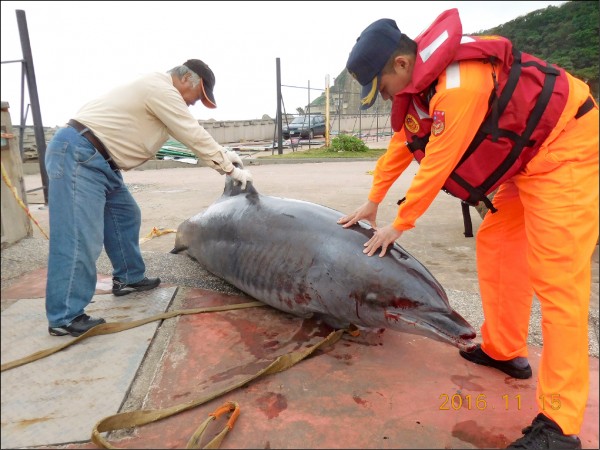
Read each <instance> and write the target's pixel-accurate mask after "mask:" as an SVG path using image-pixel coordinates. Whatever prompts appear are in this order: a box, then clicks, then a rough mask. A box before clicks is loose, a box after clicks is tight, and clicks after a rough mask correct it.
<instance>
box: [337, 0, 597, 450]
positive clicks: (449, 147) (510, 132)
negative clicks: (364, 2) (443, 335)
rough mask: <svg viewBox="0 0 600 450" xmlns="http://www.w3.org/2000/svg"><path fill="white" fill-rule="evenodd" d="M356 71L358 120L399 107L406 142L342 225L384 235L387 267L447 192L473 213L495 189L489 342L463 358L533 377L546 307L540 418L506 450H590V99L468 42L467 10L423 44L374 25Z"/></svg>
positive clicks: (539, 64) (529, 65) (488, 225)
mask: <svg viewBox="0 0 600 450" xmlns="http://www.w3.org/2000/svg"><path fill="white" fill-rule="evenodd" d="M347 69H348V71H349V72H350V74H351V75H352V76H353V77H354V78H355V79H356V80H357V81H358V82H359V83H360V84H361V85H362V86H363V91H362V106H361V109H367V108H369V107H370V106H371V105H372V104H373V102H374V101H375V99H376V97H377V95H378V94H379V95H381V96H382V98H383V99H385V100H390V99H391V100H393V104H392V126H393V129H394V131H395V133H394V135H393V137H392V140H391V142H390V144H389V147H388V149H387V151H386V153H385V154H384V155H383V156H382V157H381V158H380V159H379V160H378V162H377V165H376V169H375V171H374V179H373V184H372V188H371V190H370V192H369V194H368V199H367V201H366V202H365V203H364V204H362V205H361V206H359V207H358V208H357V209H356V210H355V211H354V212H352V213H350V214H348V215H346V216H344V217H342V218H340V220H339V221H338V223H340V224H341V225H343V226H344V227H350V226H352V225H353V224H355V223H356V222H358V221H359V220H362V219H365V220H367V221H368V222H370V224H371V226H372V227H373V228H375V232H374V234H373V236H372V238H371V239H369V240H368V241H367V242H366V243H365V244H364V249H363V253H365V254H366V255H368V256H373V255H375V254H376V253H377V252H378V251H379V256H380V257H383V256H384V255H385V254H386V252H387V250H388V247H389V246H390V245H393V243H394V241H396V240H397V239H399V238H400V237H401V236H402V233H403V232H404V231H406V230H409V229H411V228H413V227H414V226H415V223H416V221H417V219H418V218H419V217H421V215H422V214H423V213H424V212H425V211H426V210H427V208H428V207H429V206H430V205H431V203H432V202H433V200H434V199H435V197H436V196H437V194H438V193H439V191H440V189H443V190H445V191H447V192H449V193H451V194H453V195H455V196H457V197H459V198H461V199H463V200H464V201H467V202H469V203H471V204H477V202H478V201H485V202H489V199H488V198H486V197H485V195H486V194H489V193H491V192H493V191H494V190H496V189H497V192H496V194H495V196H494V198H493V204H491V202H490V206H491V207H492V209H491V210H490V211H489V212H488V213H487V215H486V216H485V218H484V220H483V222H482V224H481V226H480V228H479V230H478V233H477V238H476V256H477V270H478V277H479V285H480V291H481V298H482V304H483V312H484V323H483V325H482V327H481V340H482V341H481V344H478V346H477V348H476V349H475V350H474V351H472V352H469V353H467V352H464V351H460V355H461V356H462V357H463V358H465V359H466V360H468V361H470V362H473V363H476V364H481V365H486V366H490V367H493V368H495V369H498V370H500V371H502V372H504V373H506V374H507V375H509V376H511V377H514V378H519V379H526V378H530V377H531V376H532V370H531V366H530V365H529V362H528V359H527V356H528V354H527V333H528V324H529V316H530V310H531V304H532V300H533V295H535V296H536V297H537V298H538V300H539V301H540V303H541V307H542V332H543V341H544V345H543V352H542V355H541V360H540V366H539V373H538V374H537V395H536V397H537V403H538V405H537V406H538V414H537V416H536V417H535V418H534V419H533V422H532V423H531V425H530V426H527V427H526V428H524V429H523V436H522V437H520V438H518V439H516V440H515V441H514V442H513V443H512V444H511V445H510V447H509V448H581V441H580V439H579V438H578V436H577V434H578V433H579V432H580V429H581V425H582V422H583V415H584V410H585V406H586V401H587V397H588V392H589V367H588V311H589V300H590V283H591V258H592V254H593V251H594V248H595V246H596V245H597V239H598V165H599V163H598V119H599V118H598V105H597V103H596V101H595V100H594V99H593V98H592V97H591V96H590V91H589V87H588V86H587V85H586V84H585V83H584V82H582V81H581V80H579V79H577V78H575V77H573V76H572V75H570V74H569V73H567V72H566V71H564V70H563V69H561V68H559V67H557V66H555V65H552V64H548V63H546V62H545V61H542V60H539V59H538V58H536V57H534V56H532V55H528V54H526V53H522V52H519V51H518V50H516V49H514V48H513V47H512V43H511V42H510V41H508V40H507V39H505V38H502V37H499V36H482V37H475V36H465V35H462V27H461V24H460V19H459V17H458V11H457V10H456V9H452V10H448V11H446V12H444V13H442V15H440V16H439V17H438V18H437V19H436V21H435V22H434V23H433V24H432V25H431V26H430V27H429V28H428V29H427V30H425V31H424V32H423V33H421V34H420V35H419V36H418V37H417V38H415V39H414V40H413V39H410V38H409V37H408V36H406V35H405V34H403V33H402V32H401V31H400V30H399V29H398V27H397V25H396V23H395V22H394V21H393V20H391V19H380V20H378V21H375V22H373V23H372V24H371V25H369V26H368V27H367V28H366V29H365V30H364V31H363V32H362V33H361V35H360V36H359V38H358V39H357V41H356V43H355V45H354V46H353V48H352V50H351V52H350V55H349V57H348V61H347ZM498 155H502V157H501V159H500V156H498ZM413 158H415V159H417V160H418V161H419V169H418V171H417V173H416V174H415V176H414V178H413V180H412V182H411V184H410V187H409V188H408V190H407V191H406V196H405V198H404V199H403V200H401V201H400V202H399V204H400V206H399V208H398V213H397V216H396V218H395V220H394V221H393V223H391V224H389V225H386V226H380V227H377V222H376V218H377V210H378V205H379V203H380V202H381V201H382V200H383V198H384V197H385V195H386V193H387V191H388V190H389V188H390V187H391V185H392V184H393V183H394V182H395V180H396V179H397V178H398V177H399V176H400V175H401V174H402V172H403V171H404V170H405V169H406V168H407V167H408V165H409V164H410V163H411V161H412V160H413ZM496 159H497V160H496Z"/></svg>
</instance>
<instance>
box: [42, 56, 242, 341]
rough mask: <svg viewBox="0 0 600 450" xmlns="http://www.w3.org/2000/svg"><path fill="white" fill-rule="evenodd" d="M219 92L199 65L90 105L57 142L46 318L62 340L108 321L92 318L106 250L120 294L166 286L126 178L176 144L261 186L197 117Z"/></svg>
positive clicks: (52, 148) (50, 166)
mask: <svg viewBox="0 0 600 450" xmlns="http://www.w3.org/2000/svg"><path fill="white" fill-rule="evenodd" d="M214 85H215V76H214V74H213V72H212V70H211V69H210V68H209V67H208V65H206V64H205V63H204V62H202V61H201V60H199V59H190V60H188V61H186V62H185V63H184V64H182V65H180V66H177V67H174V68H173V69H171V70H169V71H168V72H166V73H160V72H155V73H151V74H148V75H146V76H143V77H141V78H139V79H137V80H135V81H133V82H131V83H129V84H126V85H124V86H121V87H117V88H115V89H113V90H112V91H110V92H108V93H107V94H106V95H104V96H102V97H100V98H98V99H96V100H92V101H90V102H89V103H87V104H86V105H84V106H83V107H82V108H81V109H80V110H79V112H78V113H77V114H76V115H75V117H74V118H72V119H71V120H69V122H68V126H67V127H64V128H61V129H60V130H58V132H57V133H56V134H55V135H54V137H53V138H52V140H51V141H50V142H49V144H48V148H47V150H46V158H45V164H46V170H47V172H48V179H49V186H48V188H49V189H48V193H49V196H48V206H49V215H50V253H49V258H48V281H47V285H46V316H47V319H48V326H49V327H48V332H49V333H50V334H51V335H52V336H64V335H71V336H79V335H81V334H83V333H85V332H86V331H88V330H89V329H90V328H92V327H94V326H96V325H99V324H101V323H104V322H105V320H104V319H102V318H92V317H90V316H88V315H87V314H85V312H84V309H85V308H86V307H87V305H88V304H89V303H90V301H91V300H92V298H93V295H94V291H95V287H96V278H97V276H96V261H97V259H98V257H99V256H100V252H101V251H102V247H103V246H104V248H105V249H106V253H107V255H108V257H109V259H110V261H111V263H112V265H113V289H112V292H113V294H114V295H116V296H122V295H126V294H129V293H132V292H138V291H146V290H150V289H154V288H155V287H157V286H158V285H159V284H160V279H159V278H148V277H146V275H145V272H146V267H145V264H144V260H143V258H142V254H141V251H140V246H139V233H140V226H141V212H140V208H139V206H138V205H137V203H136V201H135V199H134V198H133V196H132V195H131V193H130V192H129V190H128V189H127V186H126V185H125V183H124V181H123V176H122V174H121V171H122V170H130V169H133V168H135V167H137V166H139V165H141V164H143V163H144V162H145V161H148V160H149V159H152V158H153V157H154V156H155V154H156V153H157V152H158V150H160V148H161V147H162V145H163V144H164V143H165V142H166V141H167V139H169V136H172V137H173V138H175V139H177V140H178V141H179V142H181V143H183V144H184V145H185V146H187V147H188V148H189V149H190V150H192V151H193V152H194V153H195V154H196V155H197V156H198V158H200V159H201V160H202V161H203V162H204V163H205V164H206V165H208V166H209V167H211V168H213V169H215V170H217V171H218V172H219V173H221V174H228V175H229V176H231V177H232V178H233V180H234V181H235V182H238V183H240V184H241V185H242V189H245V188H246V183H247V182H248V181H251V180H252V175H251V174H250V172H249V171H248V170H244V169H243V168H241V167H243V165H242V164H241V160H240V159H239V156H237V154H236V153H235V152H228V151H226V150H225V149H224V148H223V147H221V146H220V145H219V144H218V143H217V142H216V141H215V140H214V139H213V138H212V136H211V135H210V134H209V133H208V132H207V131H206V130H205V129H204V128H202V126H200V124H199V123H198V120H196V119H195V118H194V117H193V116H192V114H191V113H190V111H189V108H188V107H189V106H191V105H194V104H195V103H196V102H197V101H198V100H200V101H201V102H202V103H203V104H204V105H205V106H206V107H207V108H216V106H217V105H216V101H215V97H214V93H213V89H214ZM234 162H237V163H238V165H239V166H240V167H236V166H234V164H233V163H234Z"/></svg>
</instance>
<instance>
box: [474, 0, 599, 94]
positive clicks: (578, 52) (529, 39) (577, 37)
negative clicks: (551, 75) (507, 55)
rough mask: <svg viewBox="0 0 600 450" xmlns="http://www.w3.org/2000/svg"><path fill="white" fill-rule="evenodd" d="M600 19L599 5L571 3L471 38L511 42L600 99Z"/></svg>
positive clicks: (590, 2)
mask: <svg viewBox="0 0 600 450" xmlns="http://www.w3.org/2000/svg"><path fill="white" fill-rule="evenodd" d="M599 19H600V13H599V2H598V1H569V2H566V3H565V4H563V5H561V6H548V7H546V8H545V9H539V10H537V11H533V12H531V13H529V14H527V15H525V16H521V17H518V18H516V19H514V20H511V21H510V22H506V23H504V24H502V25H499V26H497V27H495V28H491V29H489V30H484V31H479V32H476V33H470V34H475V35H482V34H497V35H500V36H504V37H506V38H508V39H510V40H511V41H512V43H513V45H514V47H515V48H517V49H519V50H521V51H523V52H526V53H530V54H532V55H535V56H537V57H538V58H542V59H544V60H546V61H548V62H550V63H553V64H557V65H559V66H561V67H562V68H564V69H566V70H567V71H569V72H570V73H571V74H572V75H575V76H576V77H578V78H580V79H582V80H584V81H585V82H586V83H588V85H589V86H590V88H591V89H592V92H593V95H594V97H596V99H597V98H598V75H599V70H600V69H599V67H598V60H599V58H600V55H599V53H598V42H599V37H598V36H599V28H598V22H599ZM463 31H464V30H463Z"/></svg>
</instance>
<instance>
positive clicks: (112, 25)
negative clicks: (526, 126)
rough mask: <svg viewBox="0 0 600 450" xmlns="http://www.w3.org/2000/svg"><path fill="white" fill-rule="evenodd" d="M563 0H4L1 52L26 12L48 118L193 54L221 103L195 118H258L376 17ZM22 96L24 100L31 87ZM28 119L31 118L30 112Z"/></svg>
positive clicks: (404, 22) (498, 12)
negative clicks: (211, 76)
mask: <svg viewBox="0 0 600 450" xmlns="http://www.w3.org/2000/svg"><path fill="white" fill-rule="evenodd" d="M563 3H565V2H564V1H498V2H496V1H466V2H462V1H460V2H452V1H439V2H436V1H422V2H418V1H415V2H411V1H395V2H394V1H389V2H377V1H350V2H339V1H335V2H329V1H314V2H292V1H278V2H272V1H269V2H260V1H252V2H246V1H243V2H235V1H219V2H202V1H191V2H177V1H154V2H152V1H145V2H139V1H135V2H128V1H119V2H112V1H102V2H95V1H69V2H62V1H43V2H37V1H2V3H1V6H2V10H1V26H0V30H1V33H2V39H1V45H2V61H3V62H4V61H11V60H20V59H22V58H23V53H22V49H21V43H20V38H19V30H18V26H17V18H16V10H23V11H25V17H26V20H27V27H28V30H29V37H30V42H31V49H32V53H33V62H34V69H35V75H36V81H37V86H38V93H39V98H40V106H41V111H42V121H43V124H44V126H50V127H53V126H57V125H62V124H64V123H65V122H66V121H67V120H68V119H69V118H71V117H72V116H73V115H75V113H76V112H77V110H78V109H79V108H80V107H81V106H82V105H83V104H84V103H85V102H87V101H88V100H91V99H93V98H95V97H97V96H99V95H101V94H103V93H104V92H106V91H108V90H110V89H111V88H113V87H115V86H117V85H119V84H122V83H125V82H128V81H130V80H132V79H134V78H136V77H137V76H139V75H142V74H144V73H147V72H153V71H159V72H165V71H167V70H169V69H171V68H172V67H174V66H176V65H179V64H182V63H183V62H185V61H186V60H187V59H190V58H197V59H202V60H203V61H204V62H206V63H207V64H208V65H209V66H210V67H211V68H212V70H213V72H214V73H215V76H216V87H215V97H216V101H217V105H218V108H217V109H214V110H208V109H206V108H204V107H203V106H202V105H201V102H198V103H197V105H196V106H193V107H192V108H191V109H192V113H193V115H194V116H195V117H196V118H198V119H200V120H207V119H215V120H237V119H259V118H261V117H262V115H263V114H268V115H269V116H271V117H274V116H275V113H276V111H277V96H276V94H277V88H276V80H277V77H276V59H277V58H280V64H281V82H282V84H283V85H288V86H303V87H306V86H308V84H309V82H310V86H311V88H315V90H314V91H312V92H311V94H310V99H311V100H313V99H314V98H316V97H317V96H318V95H320V93H321V92H322V91H320V90H317V89H323V88H325V83H326V77H327V76H329V79H330V86H333V82H334V78H335V77H337V76H338V74H339V73H340V72H341V71H342V70H343V69H344V67H345V64H346V60H347V58H348V53H349V52H350V50H351V48H352V45H353V44H354V42H355V41H356V38H357V37H358V35H359V34H360V32H361V31H362V30H363V29H364V28H365V27H366V26H368V25H369V24H370V23H371V22H373V21H374V20H377V19H380V18H383V17H388V18H391V19H394V20H396V22H397V23H398V26H399V28H400V30H402V32H404V33H406V34H407V35H408V36H410V37H412V38H414V37H416V36H417V35H418V34H419V33H420V32H421V31H423V30H424V29H425V28H427V27H428V26H429V24H430V23H431V22H432V21H433V20H434V19H435V18H436V17H437V16H438V15H439V14H440V13H441V12H443V11H444V10H446V9H450V8H454V7H455V8H458V10H459V13H460V16H461V20H462V24H463V32H464V33H473V32H477V31H481V30H485V29H488V28H492V27H494V26H497V25H500V24H503V23H505V22H508V21H510V20H512V19H515V18H517V17H519V16H522V15H525V14H527V13H529V12H531V11H535V10H538V9H544V8H546V7H547V6H548V5H554V6H559V5H561V4H563ZM20 74H21V64H18V63H11V64H2V76H1V82H2V101H7V102H9V105H10V112H11V118H12V121H13V123H14V124H18V121H19V114H20V86H21V81H20V76H21V75H20ZM25 92H26V97H25V105H27V104H28V103H29V97H28V95H27V89H26V90H25ZM282 95H283V101H284V105H285V110H286V112H288V113H295V112H296V108H298V107H304V106H305V105H306V104H307V103H308V101H309V91H308V90H307V89H296V88H289V87H284V88H282ZM27 123H28V124H32V123H33V121H32V115H31V112H29V115H28V120H27Z"/></svg>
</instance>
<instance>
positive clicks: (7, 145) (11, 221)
mask: <svg viewBox="0 0 600 450" xmlns="http://www.w3.org/2000/svg"><path fill="white" fill-rule="evenodd" d="M8 109H9V108H8V103H7V102H2V147H1V148H2V149H1V152H2V189H1V193H2V206H1V209H2V210H1V213H2V248H4V247H5V246H9V245H11V244H14V243H15V242H18V241H20V240H21V239H23V238H25V237H31V236H32V235H33V228H32V226H31V222H30V220H29V216H28V215H27V211H26V210H25V209H23V207H22V206H21V205H20V204H19V201H18V200H17V198H18V199H19V200H21V202H22V203H23V205H24V206H25V208H27V196H26V193H25V185H24V182H23V164H22V161H21V154H20V152H19V146H18V143H17V139H15V134H14V130H13V127H12V122H11V118H10V113H9V111H8ZM15 194H16V196H17V198H15Z"/></svg>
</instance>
